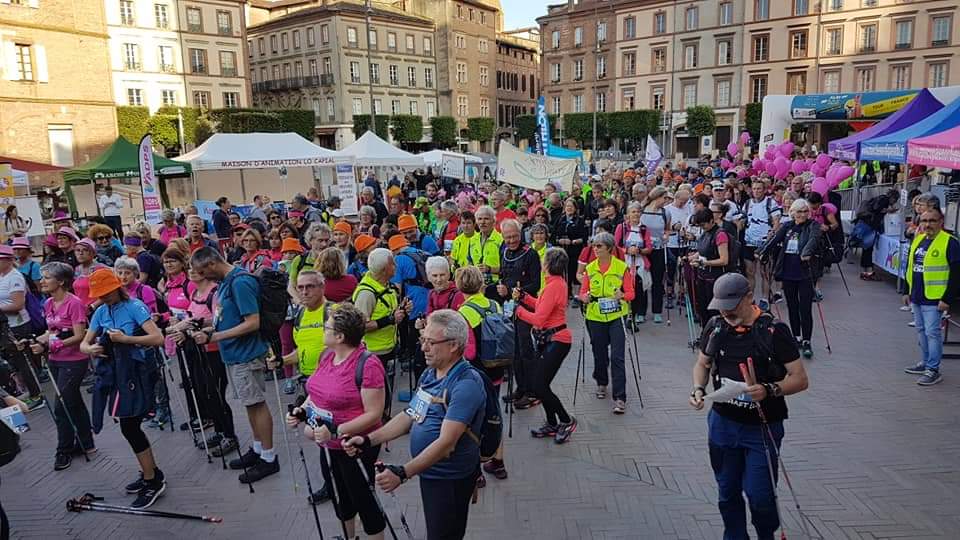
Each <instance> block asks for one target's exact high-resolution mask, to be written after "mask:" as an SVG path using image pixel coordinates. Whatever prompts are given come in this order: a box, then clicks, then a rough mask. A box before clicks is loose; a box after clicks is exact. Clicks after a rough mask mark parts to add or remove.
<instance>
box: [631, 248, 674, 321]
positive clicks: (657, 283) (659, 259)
mask: <svg viewBox="0 0 960 540" xmlns="http://www.w3.org/2000/svg"><path fill="white" fill-rule="evenodd" d="M647 258H648V259H650V277H651V281H652V283H651V284H650V290H649V291H644V290H642V286H641V287H640V288H638V289H637V297H638V298H639V301H638V308H639V310H635V311H634V312H633V314H634V315H646V314H647V293H648V292H649V293H650V304H651V309H650V311H652V312H653V313H654V314H656V315H659V314H661V313H663V275H664V274H665V273H666V270H667V266H666V264H665V263H664V260H663V250H662V249H655V250H653V251H652V252H651V253H650V255H648V256H647ZM637 282H638V283H639V282H640V280H639V279H638V280H637Z"/></svg>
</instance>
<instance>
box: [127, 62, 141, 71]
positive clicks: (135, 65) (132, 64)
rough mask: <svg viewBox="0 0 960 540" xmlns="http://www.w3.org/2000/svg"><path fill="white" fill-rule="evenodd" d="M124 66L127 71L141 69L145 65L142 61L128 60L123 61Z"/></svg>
mask: <svg viewBox="0 0 960 540" xmlns="http://www.w3.org/2000/svg"><path fill="white" fill-rule="evenodd" d="M123 68H124V69H125V70H127V71H141V70H142V69H143V65H142V64H141V63H140V62H131V61H129V60H128V61H126V62H124V63H123Z"/></svg>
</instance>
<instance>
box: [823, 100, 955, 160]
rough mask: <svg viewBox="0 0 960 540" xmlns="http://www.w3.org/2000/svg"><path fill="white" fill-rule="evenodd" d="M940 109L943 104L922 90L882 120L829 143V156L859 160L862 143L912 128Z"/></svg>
mask: <svg viewBox="0 0 960 540" xmlns="http://www.w3.org/2000/svg"><path fill="white" fill-rule="evenodd" d="M942 108H943V103H940V101H939V100H938V99H937V98H935V97H933V94H931V93H930V91H929V90H927V89H926V88H924V89H923V90H921V91H920V92H919V93H918V94H917V95H916V97H914V98H913V99H911V100H910V102H909V103H907V104H906V105H904V106H903V108H901V109H900V110H899V111H897V112H895V113H894V114H892V115H890V116H888V117H887V118H885V119H884V120H882V121H880V122H877V123H876V124H874V125H872V126H870V127H868V128H866V129H864V130H863V131H859V132H857V133H854V134H853V135H850V136H848V137H844V138H842V139H836V140H833V141H830V143H829V144H828V145H827V148H828V150H829V154H830V155H831V156H833V157H835V158H837V159H845V160H847V161H856V160H858V159H860V144H861V143H862V142H864V141H866V140H869V139H874V138H876V137H882V136H884V135H886V134H888V133H893V132H895V131H899V130H901V129H903V128H906V127H909V126H912V125H914V124H916V123H917V122H918V121H920V120H923V119H924V118H927V117H929V116H930V115H931V114H933V113H935V112H937V111H939V110H940V109H942Z"/></svg>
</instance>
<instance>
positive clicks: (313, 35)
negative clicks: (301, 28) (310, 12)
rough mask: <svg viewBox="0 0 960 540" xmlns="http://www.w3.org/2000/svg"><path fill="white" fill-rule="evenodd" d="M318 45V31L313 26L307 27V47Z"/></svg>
mask: <svg viewBox="0 0 960 540" xmlns="http://www.w3.org/2000/svg"><path fill="white" fill-rule="evenodd" d="M316 45H317V32H316V31H315V30H314V29H313V27H312V26H311V27H310V28H307V47H315V46H316Z"/></svg>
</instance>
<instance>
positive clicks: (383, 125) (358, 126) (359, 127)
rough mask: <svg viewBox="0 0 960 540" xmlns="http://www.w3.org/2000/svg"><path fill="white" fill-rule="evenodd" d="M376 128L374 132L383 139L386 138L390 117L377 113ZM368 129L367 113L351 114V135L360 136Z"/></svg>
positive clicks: (368, 118) (368, 117)
mask: <svg viewBox="0 0 960 540" xmlns="http://www.w3.org/2000/svg"><path fill="white" fill-rule="evenodd" d="M376 121H377V128H376V129H375V130H374V133H376V134H377V137H380V138H381V139H383V140H387V137H389V130H390V117H389V116H388V115H386V114H378V115H377V120H376ZM369 130H370V115H369V114H355V115H353V135H354V136H355V137H356V138H358V139H359V138H360V137H362V136H363V134H364V133H366V132H367V131H369Z"/></svg>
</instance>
